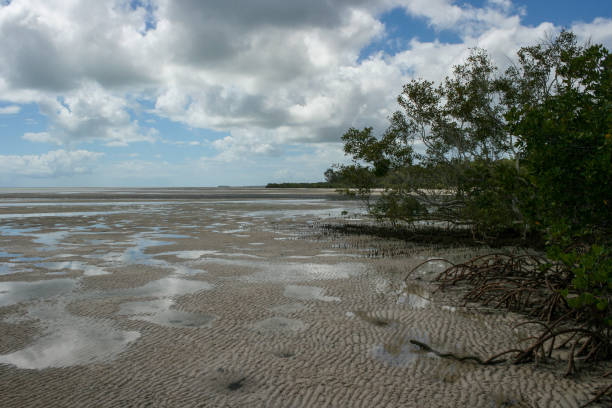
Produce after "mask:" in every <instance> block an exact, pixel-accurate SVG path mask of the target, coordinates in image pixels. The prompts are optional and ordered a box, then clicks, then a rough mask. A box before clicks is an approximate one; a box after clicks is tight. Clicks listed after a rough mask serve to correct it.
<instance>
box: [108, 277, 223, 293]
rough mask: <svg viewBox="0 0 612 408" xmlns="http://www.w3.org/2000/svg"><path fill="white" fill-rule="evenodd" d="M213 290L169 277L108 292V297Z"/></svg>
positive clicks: (202, 283) (206, 283) (188, 280)
mask: <svg viewBox="0 0 612 408" xmlns="http://www.w3.org/2000/svg"><path fill="white" fill-rule="evenodd" d="M212 288H213V285H211V284H210V283H208V282H204V281H200V280H190V279H181V278H174V277H168V278H163V279H159V280H156V281H153V282H149V283H147V284H146V285H143V286H139V287H136V288H129V289H117V290H114V291H109V292H106V294H107V295H116V296H138V297H172V296H181V295H187V294H191V293H196V292H199V291H201V290H210V289H212Z"/></svg>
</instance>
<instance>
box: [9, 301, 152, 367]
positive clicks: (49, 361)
mask: <svg viewBox="0 0 612 408" xmlns="http://www.w3.org/2000/svg"><path fill="white" fill-rule="evenodd" d="M28 317H29V318H31V319H38V320H40V321H41V322H44V325H45V326H46V327H45V330H44V334H43V335H42V336H41V337H39V338H38V339H36V340H35V341H34V342H33V343H32V344H30V345H29V346H27V347H25V348H23V349H22V350H18V351H16V352H13V353H10V354H5V355H0V363H2V364H12V365H14V366H16V367H18V368H22V369H43V368H49V367H68V366H73V365H82V364H91V363H98V362H107V361H110V360H112V359H114V358H116V357H117V356H118V355H119V354H120V353H121V352H123V351H124V350H125V349H126V348H127V347H128V345H129V343H131V342H133V341H135V340H136V339H138V338H139V337H140V333H138V332H136V331H124V330H118V329H116V328H115V327H114V326H113V325H112V324H111V322H109V321H107V320H100V319H90V318H83V317H77V316H73V315H71V314H70V313H68V312H67V311H66V310H65V307H64V305H63V304H62V303H56V304H54V305H46V304H45V305H40V306H34V307H32V308H31V309H30V310H29V311H28Z"/></svg>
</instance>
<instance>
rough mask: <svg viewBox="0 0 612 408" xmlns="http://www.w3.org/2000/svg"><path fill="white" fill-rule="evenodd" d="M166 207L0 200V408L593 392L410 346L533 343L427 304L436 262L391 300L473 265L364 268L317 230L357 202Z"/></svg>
mask: <svg viewBox="0 0 612 408" xmlns="http://www.w3.org/2000/svg"><path fill="white" fill-rule="evenodd" d="M140 193H142V192H140ZM162 193H163V191H162V192H158V191H156V192H155V194H156V195H155V197H157V196H159V195H162V196H163V197H161V196H160V197H158V198H163V201H161V200H160V201H154V200H150V199H147V198H146V196H144V195H143V194H140V195H138V194H136V193H134V197H131V196H130V199H131V200H132V201H127V200H119V198H120V197H118V196H119V195H120V193H117V192H116V191H113V196H105V197H102V198H104V200H103V201H95V200H93V199H92V197H90V196H87V197H83V196H75V197H76V198H75V197H73V196H71V197H70V198H69V199H68V198H66V199H63V201H53V200H52V198H54V197H57V192H53V194H52V193H45V194H48V196H47V195H45V196H36V197H35V196H28V197H27V200H28V202H29V203H30V204H29V205H23V201H24V198H23V197H22V196H19V195H18V194H16V193H15V194H14V195H12V196H10V197H9V198H10V201H9V200H8V199H7V198H6V197H5V198H4V200H0V406H1V407H24V406H28V407H29V406H32V407H35V406H40V407H49V406H54V407H55V406H65V407H75V406H96V407H126V406H143V407H144V406H171V407H182V406H185V407H191V406H202V407H237V406H243V407H259V406H261V407H268V406H270V407H273V406H278V407H301V406H311V407H319V406H332V407H336V406H337V407H360V406H365V407H376V406H384V407H420V408H424V407H453V406H455V407H468V406H474V407H502V406H503V407H508V406H517V407H519V406H525V407H530V406H534V407H551V406H567V407H577V406H579V405H580V404H582V403H584V402H585V401H587V400H588V399H589V398H590V396H591V395H592V393H593V391H594V389H595V387H596V386H597V385H599V384H598V382H597V381H595V380H592V379H591V380H589V379H588V378H579V379H565V378H563V377H561V376H560V374H559V371H558V370H557V371H555V370H553V369H552V367H539V368H535V367H533V366H531V365H526V366H510V365H500V366H495V367H483V366H478V365H475V364H473V363H470V362H464V363H460V362H456V361H452V360H448V359H440V358H438V357H436V356H435V355H433V354H431V353H424V352H421V351H419V350H418V349H416V348H415V347H414V346H412V345H411V344H410V343H409V340H410V339H416V340H419V341H422V342H425V343H427V344H430V345H431V346H432V347H434V348H435V349H438V350H442V351H451V352H454V353H457V354H461V353H464V354H470V355H478V356H481V357H487V356H489V355H491V354H492V353H494V352H496V351H499V350H503V349H505V348H511V347H514V346H516V345H517V343H518V341H519V340H520V339H521V338H523V337H526V336H528V335H529V334H530V333H529V332H528V328H525V329H521V330H514V329H513V328H512V327H513V324H514V323H516V322H518V321H520V318H519V317H518V316H514V315H511V314H501V313H489V314H484V313H481V312H476V311H474V310H469V309H464V308H461V307H457V305H456V304H455V303H454V302H453V298H452V296H450V295H444V296H445V298H441V297H442V296H443V295H442V294H440V293H435V294H434V293H432V292H433V289H432V286H431V284H429V283H428V279H430V278H431V277H432V276H434V275H435V273H436V272H437V271H439V270H441V268H443V267H444V265H443V264H439V265H436V264H433V265H430V266H429V267H427V268H423V269H421V270H420V272H419V273H418V274H417V275H415V278H416V279H415V280H413V281H410V282H409V283H408V285H402V284H401V281H402V277H403V274H405V273H406V271H407V270H408V269H409V268H410V267H411V266H413V265H416V264H418V263H419V262H421V261H422V260H424V259H427V258H430V257H438V256H441V255H443V256H447V257H454V258H456V259H461V258H466V257H468V256H470V255H471V252H470V250H461V249H455V250H452V251H449V250H441V249H435V248H424V247H416V248H414V249H413V251H412V255H410V256H402V257H397V258H393V259H376V258H374V259H372V258H367V257H365V256H364V254H367V253H368V246H369V245H376V243H375V242H374V241H372V242H370V241H368V240H369V238H367V237H362V238H359V239H351V238H342V237H336V238H331V237H329V236H321V235H319V234H318V230H317V223H318V222H321V221H329V220H331V219H339V218H342V217H344V219H345V220H346V219H351V220H355V221H352V222H359V218H360V217H361V214H360V210H359V208H358V206H357V204H356V203H353V202H342V201H329V200H325V199H323V198H322V197H321V198H317V196H316V195H315V193H311V195H310V196H300V194H299V193H292V194H295V196H292V197H290V199H289V198H287V199H278V198H275V197H274V196H270V194H269V193H268V192H256V191H254V190H252V191H251V190H249V194H250V196H249V199H248V200H247V199H245V198H244V197H240V196H236V197H232V196H231V194H230V193H228V194H229V195H228V196H227V197H226V196H223V197H222V198H223V199H218V197H217V196H213V197H212V198H211V197H209V198H207V199H206V198H205V197H204V198H203V197H201V196H198V197H197V198H198V200H193V198H194V197H193V195H194V194H195V193H193V192H190V193H189V194H191V195H192V196H185V195H183V196H179V197H177V196H176V194H177V193H175V192H173V193H172V194H174V195H172V194H170V193H168V194H166V195H163V194H162ZM28 194H34V193H32V192H28ZM54 194H55V195H54ZM198 194H199V193H198ZM124 195H127V193H125V194H124ZM20 197H22V198H20ZM37 197H38V198H37ZM313 197H314V198H313ZM83 198H87V201H86V202H84V201H82V200H83ZM94 198H95V197H94ZM9 204H10V205H9ZM343 211H346V213H343ZM351 240H352V241H351Z"/></svg>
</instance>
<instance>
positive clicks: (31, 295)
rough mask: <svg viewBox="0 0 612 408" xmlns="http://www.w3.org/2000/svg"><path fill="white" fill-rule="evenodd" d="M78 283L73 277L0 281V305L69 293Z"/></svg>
mask: <svg viewBox="0 0 612 408" xmlns="http://www.w3.org/2000/svg"><path fill="white" fill-rule="evenodd" d="M77 285H78V282H77V280H75V279H50V280H41V281H35V282H0V306H9V305H14V304H17V303H20V302H25V301H30V300H37V299H48V298H51V297H54V296H58V295H62V294H66V293H70V292H71V291H72V290H74V289H75V288H76V287H77Z"/></svg>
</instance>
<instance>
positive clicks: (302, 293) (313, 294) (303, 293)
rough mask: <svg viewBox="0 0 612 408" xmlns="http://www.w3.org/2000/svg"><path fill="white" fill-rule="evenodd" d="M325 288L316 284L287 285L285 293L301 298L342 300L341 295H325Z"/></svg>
mask: <svg viewBox="0 0 612 408" xmlns="http://www.w3.org/2000/svg"><path fill="white" fill-rule="evenodd" d="M324 293H325V289H323V288H318V287H316V286H297V285H287V286H285V291H284V292H283V295H284V296H286V297H290V298H293V299H299V300H321V301H323V302H340V298H339V297H335V296H325V295H324Z"/></svg>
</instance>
